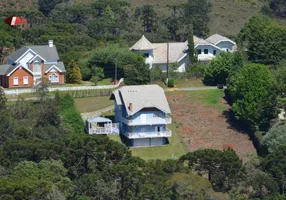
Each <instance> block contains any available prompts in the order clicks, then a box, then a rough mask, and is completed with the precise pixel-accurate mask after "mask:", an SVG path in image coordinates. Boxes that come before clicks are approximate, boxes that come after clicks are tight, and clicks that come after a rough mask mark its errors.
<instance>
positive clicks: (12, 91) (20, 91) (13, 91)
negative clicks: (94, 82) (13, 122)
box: [4, 78, 124, 95]
mask: <svg viewBox="0 0 286 200" xmlns="http://www.w3.org/2000/svg"><path fill="white" fill-rule="evenodd" d="M123 81H124V79H123V78H121V79H120V80H119V81H118V83H117V84H116V85H99V86H75V87H56V88H51V87H50V88H49V92H55V91H78V90H100V89H113V88H117V87H119V85H120V83H122V82H123ZM4 92H5V94H6V95H19V94H23V93H35V92H36V89H34V88H26V89H4Z"/></svg>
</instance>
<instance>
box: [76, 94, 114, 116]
mask: <svg viewBox="0 0 286 200" xmlns="http://www.w3.org/2000/svg"><path fill="white" fill-rule="evenodd" d="M74 100H75V107H76V109H77V110H78V111H79V112H80V113H85V112H92V111H96V110H100V109H103V108H106V107H108V106H111V105H113V101H111V100H109V96H98V97H86V98H75V99H74Z"/></svg>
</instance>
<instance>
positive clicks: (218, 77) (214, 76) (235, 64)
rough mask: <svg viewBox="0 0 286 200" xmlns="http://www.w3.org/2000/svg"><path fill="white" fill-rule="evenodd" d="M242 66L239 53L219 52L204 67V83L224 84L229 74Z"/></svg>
mask: <svg viewBox="0 0 286 200" xmlns="http://www.w3.org/2000/svg"><path fill="white" fill-rule="evenodd" d="M242 66H243V58H242V56H241V54H240V53H239V52H234V53H230V52H221V53H220V54H219V55H218V56H217V57H216V58H214V59H213V60H212V61H211V63H210V64H209V65H208V66H207V67H206V69H205V72H204V83H205V84H207V85H217V84H224V85H225V84H226V79H227V77H228V76H229V74H230V73H231V72H234V71H237V70H239V69H240V68H241V67H242Z"/></svg>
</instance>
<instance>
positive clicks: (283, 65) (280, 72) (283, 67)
mask: <svg viewBox="0 0 286 200" xmlns="http://www.w3.org/2000/svg"><path fill="white" fill-rule="evenodd" d="M273 74H274V76H275V77H276V80H277V82H278V84H279V86H280V87H281V89H280V90H281V92H282V93H285V92H286V60H281V61H280V63H279V64H278V65H276V66H275V67H274V70H273Z"/></svg>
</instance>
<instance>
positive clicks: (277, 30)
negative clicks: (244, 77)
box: [239, 15, 286, 64]
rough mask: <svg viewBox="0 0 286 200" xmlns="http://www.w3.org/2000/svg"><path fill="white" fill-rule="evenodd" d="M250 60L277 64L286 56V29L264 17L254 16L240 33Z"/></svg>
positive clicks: (241, 41)
mask: <svg viewBox="0 0 286 200" xmlns="http://www.w3.org/2000/svg"><path fill="white" fill-rule="evenodd" d="M239 39H240V43H241V44H243V45H244V46H245V48H246V49H247V54H248V58H249V60H251V61H253V62H256V63H262V64H277V63H279V62H280V60H282V59H284V57H285V55H286V46H285V43H286V28H285V27H283V26H280V25H279V24H278V23H277V22H275V21H273V20H272V19H271V18H269V17H266V16H263V15H255V16H253V17H252V18H251V19H250V20H249V22H248V24H246V25H245V26H244V27H243V29H242V30H241V32H240V33H239Z"/></svg>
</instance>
